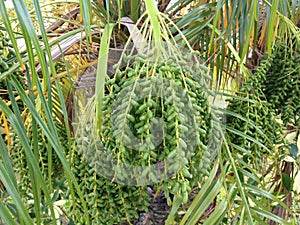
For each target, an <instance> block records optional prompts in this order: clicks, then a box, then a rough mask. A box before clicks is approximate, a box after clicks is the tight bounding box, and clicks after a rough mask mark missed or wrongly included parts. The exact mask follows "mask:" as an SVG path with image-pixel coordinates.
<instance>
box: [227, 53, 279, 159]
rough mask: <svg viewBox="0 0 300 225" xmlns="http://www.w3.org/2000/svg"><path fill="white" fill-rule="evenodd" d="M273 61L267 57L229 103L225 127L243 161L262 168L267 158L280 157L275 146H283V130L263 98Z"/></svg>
mask: <svg viewBox="0 0 300 225" xmlns="http://www.w3.org/2000/svg"><path fill="white" fill-rule="evenodd" d="M272 60H273V57H267V56H265V58H264V59H263V60H262V62H261V65H260V66H259V67H258V68H257V71H256V72H255V73H254V74H252V75H251V76H249V77H248V78H247V80H246V81H245V82H244V84H243V86H242V87H241V88H240V90H239V93H238V94H237V97H235V98H233V99H231V100H229V105H228V108H227V110H228V115H227V122H226V125H227V130H229V135H230V140H231V142H232V144H233V146H235V147H234V148H235V149H236V150H237V151H238V152H240V153H241V155H242V156H243V158H244V161H246V162H248V163H253V164H256V165H260V164H261V159H262V156H263V155H264V154H268V155H272V154H275V153H279V152H276V150H275V146H276V145H277V144H279V143H282V127H281V125H280V124H279V123H278V122H277V121H276V113H275V111H274V109H273V107H272V104H271V103H270V102H268V101H267V99H266V96H265V94H264V83H265V82H266V71H267V70H268V69H269V68H270V66H271V62H272Z"/></svg>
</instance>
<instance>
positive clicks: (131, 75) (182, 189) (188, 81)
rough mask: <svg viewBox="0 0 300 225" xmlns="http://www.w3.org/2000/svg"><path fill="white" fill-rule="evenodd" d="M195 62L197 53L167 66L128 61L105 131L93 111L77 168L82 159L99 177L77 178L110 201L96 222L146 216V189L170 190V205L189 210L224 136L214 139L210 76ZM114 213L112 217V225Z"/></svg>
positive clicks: (112, 86)
mask: <svg viewBox="0 0 300 225" xmlns="http://www.w3.org/2000/svg"><path fill="white" fill-rule="evenodd" d="M194 57H195V55H194V54H193V53H191V54H190V55H187V56H186V57H185V58H184V59H182V58H176V57H174V56H173V57H169V58H168V59H167V60H165V61H164V62H157V61H156V60H152V58H151V57H145V56H144V55H137V56H129V57H125V58H126V59H127V60H129V61H130V62H132V61H133V65H131V66H130V67H129V66H128V67H126V69H125V70H123V71H121V70H117V72H116V75H115V76H114V77H113V78H112V79H110V80H108V81H107V82H106V90H107V91H108V95H106V96H105V97H104V99H103V105H102V108H101V110H102V112H103V117H104V119H103V121H102V126H101V129H99V128H98V129H97V128H96V126H95V124H96V121H95V119H93V116H91V114H89V113H88V114H87V115H86V117H88V120H87V121H86V122H83V123H82V124H81V125H80V126H79V132H78V134H79V135H78V137H77V140H78V141H77V143H78V148H79V150H80V153H79V154H80V155H81V159H80V160H79V161H77V162H74V167H76V166H77V164H78V163H80V164H81V165H83V164H84V163H85V162H82V161H81V160H82V159H84V160H85V161H86V162H87V164H85V168H86V170H87V171H93V172H92V174H94V175H93V176H92V174H90V175H88V174H87V173H81V172H77V173H76V175H77V176H78V180H79V182H81V184H80V185H81V187H82V189H83V190H84V193H91V195H93V196H94V197H95V196H98V198H101V199H104V200H105V202H111V205H109V206H104V205H101V204H97V206H94V207H93V209H91V210H92V211H91V212H90V214H91V216H92V218H96V215H97V216H98V217H97V218H98V219H99V220H100V221H104V220H105V221H106V222H107V224H116V223H119V222H120V221H122V219H124V218H125V217H126V218H127V220H128V219H129V220H130V219H131V218H132V217H134V216H135V214H134V211H136V210H140V209H144V210H146V207H147V205H148V203H147V202H146V201H145V200H146V196H147V185H152V186H153V187H154V188H155V190H157V191H164V194H165V196H166V198H167V201H168V204H169V205H171V203H172V196H173V195H177V196H179V197H178V198H179V199H181V201H182V203H183V204H185V203H187V202H188V201H189V198H188V196H189V194H190V192H191V190H192V188H194V187H195V186H197V185H198V184H199V183H201V181H202V178H203V176H204V175H205V174H207V172H208V171H209V168H210V164H211V162H212V152H213V151H214V149H215V148H216V147H217V143H211V142H215V141H217V140H218V138H216V137H215V136H213V135H212V130H213V127H212V124H213V123H212V118H213V117H214V116H213V113H212V112H211V108H210V105H209V102H208V94H207V90H208V88H207V85H206V81H205V79H207V77H208V76H207V70H206V69H205V68H204V67H203V66H201V65H200V64H199V63H196V62H195V61H194V60H193V58H194ZM93 110H94V109H93ZM93 110H91V111H92V112H93ZM92 115H93V114H92ZM212 137H213V138H212ZM75 158H76V157H75ZM98 175H99V176H98ZM87 179H88V180H89V185H88V183H87V182H86V181H85V180H87ZM107 188H108V189H110V190H111V191H110V192H108V191H107V190H106V189H107ZM128 189H130V190H131V189H132V191H131V192H128ZM112 190H114V191H112ZM92 193H93V194H92ZM111 193H116V194H115V195H112V194H111ZM120 198H121V199H120ZM133 198H135V199H136V201H134V202H133V201H132V199H133ZM94 201H97V200H94ZM87 202H89V201H87ZM141 202H142V203H143V204H144V205H143V207H141V206H140V205H139V204H140V203H141ZM145 206H146V207H145ZM125 208H126V210H125ZM96 209H97V210H96ZM122 209H124V210H123V211H122ZM94 211H97V213H95V212H94ZM108 214H111V215H114V218H110V220H107V218H106V217H107V215H108ZM101 215H103V216H101Z"/></svg>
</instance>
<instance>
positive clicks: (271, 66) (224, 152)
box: [0, 0, 300, 224]
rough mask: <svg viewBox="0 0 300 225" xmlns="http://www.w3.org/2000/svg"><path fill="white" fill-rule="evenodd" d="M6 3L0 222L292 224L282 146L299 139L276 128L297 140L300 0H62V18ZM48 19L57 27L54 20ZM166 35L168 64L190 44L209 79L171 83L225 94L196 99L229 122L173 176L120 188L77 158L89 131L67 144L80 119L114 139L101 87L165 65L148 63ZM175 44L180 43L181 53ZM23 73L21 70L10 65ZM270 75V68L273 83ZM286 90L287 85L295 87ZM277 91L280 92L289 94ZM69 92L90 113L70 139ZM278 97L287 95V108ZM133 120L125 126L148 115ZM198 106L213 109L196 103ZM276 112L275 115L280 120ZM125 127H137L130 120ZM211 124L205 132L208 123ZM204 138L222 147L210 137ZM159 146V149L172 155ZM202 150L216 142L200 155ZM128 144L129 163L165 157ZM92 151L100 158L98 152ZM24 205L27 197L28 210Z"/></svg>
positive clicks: (0, 4) (0, 5) (106, 89)
mask: <svg viewBox="0 0 300 225" xmlns="http://www.w3.org/2000/svg"><path fill="white" fill-rule="evenodd" d="M13 3H14V9H15V15H16V19H11V17H10V16H12V15H11V14H8V10H7V9H6V8H5V4H4V1H3V0H0V13H1V18H2V20H3V24H4V27H0V28H1V30H4V32H5V35H6V36H7V37H9V39H10V41H11V46H10V48H13V49H14V55H13V56H12V55H9V56H7V57H6V58H4V60H3V62H4V63H7V62H9V63H10V64H9V68H7V66H6V67H5V66H2V67H0V69H1V73H0V81H1V84H2V83H5V86H3V87H4V88H5V89H6V92H5V95H1V98H2V100H1V101H0V110H1V111H0V113H1V117H0V118H1V119H0V120H1V121H3V126H2V125H1V127H0V128H2V127H3V128H2V129H1V130H0V131H1V134H2V137H1V138H0V145H1V151H0V152H1V159H2V160H1V163H0V180H1V181H2V185H1V186H2V187H3V188H1V189H2V190H3V191H2V193H1V194H2V196H3V197H1V200H2V201H1V203H0V212H1V215H2V216H1V219H2V220H3V223H5V224H44V223H45V224H57V223H58V222H59V221H60V222H61V223H64V224H67V222H66V221H69V224H72V222H73V223H74V222H75V223H81V224H104V223H105V224H117V223H121V222H122V221H127V222H129V223H135V221H137V218H138V217H140V219H139V220H138V221H139V222H141V223H144V224H147V221H148V222H149V220H150V221H151V222H152V224H164V223H166V224H170V223H174V221H177V222H178V224H197V223H198V224H231V223H237V222H238V223H240V224H254V223H259V224H268V223H269V224H274V223H275V222H277V223H279V224H291V223H293V222H295V221H296V215H295V212H293V211H292V210H291V207H292V204H293V203H292V201H291V196H292V193H293V192H292V183H293V177H294V175H293V173H294V168H293V167H297V166H298V165H299V161H298V162H297V161H296V160H295V161H294V162H293V163H287V162H285V161H284V158H285V157H286V156H287V155H291V156H293V157H294V158H297V151H298V148H299V146H297V144H296V143H297V139H296V138H294V139H295V140H292V142H294V143H288V144H287V143H286V141H284V139H283V135H280V132H283V130H284V129H287V130H288V131H289V132H294V133H295V134H296V135H297V137H298V136H299V111H300V110H299V103H298V101H297V96H299V88H298V87H299V79H300V74H299V66H298V65H297V63H295V62H298V61H297V57H299V40H300V39H299V37H300V34H299V28H297V26H296V24H297V23H299V18H300V11H299V3H298V2H297V1H286V0H284V1H278V0H273V1H272V2H271V3H269V1H266V0H262V1H256V2H255V1H202V0H198V1H191V0H188V1H182V0H178V1H175V2H174V3H173V2H171V1H167V0H165V1H163V0H162V1H159V2H158V4H156V3H155V2H154V1H152V0H145V1H135V0H131V1H116V0H110V1H108V0H106V1H96V0H94V1H92V2H91V1H86V0H80V1H79V2H77V3H76V2H72V3H63V4H62V5H61V6H60V7H62V8H61V17H60V18H58V19H57V18H55V16H54V15H52V14H48V13H46V12H45V11H44V9H46V7H49V6H50V7H53V8H54V9H56V8H57V7H59V5H60V4H61V3H60V2H53V3H45V4H41V2H39V1H38V0H34V1H33V5H32V6H29V7H33V8H32V9H29V8H28V6H26V4H25V2H24V1H23V0H22V1H13ZM66 10H68V13H65V11H66ZM49 15H50V17H49ZM48 18H49V19H54V20H55V22H54V23H52V24H51V25H49V24H50V23H51V22H49V23H46V19H48ZM50 21H53V20H50ZM16 30H18V31H17V32H15V31H16ZM18 37H22V38H23V39H24V42H25V43H26V50H25V51H20V50H19V47H18V44H17V43H18V41H17V38H18ZM128 40H129V41H128ZM141 40H143V41H142V47H141V46H140V45H139V43H140V41H141ZM153 41H154V42H153ZM161 41H164V43H165V45H164V47H165V49H163V50H159V52H160V51H161V52H162V55H163V56H161V57H162V58H161V59H163V60H165V61H167V60H168V57H169V56H170V55H172V54H173V55H174V57H175V60H177V61H179V62H180V63H182V64H184V65H186V63H187V60H188V59H187V58H186V56H188V55H189V53H190V52H192V53H193V54H195V55H197V57H195V58H193V60H194V61H192V62H193V65H195V67H192V69H193V68H197V70H196V69H193V70H192V71H198V70H199V71H200V70H201V73H200V72H199V73H200V74H201V76H203V78H202V77H201V76H200V77H201V78H199V79H198V80H197V79H196V78H195V77H193V76H190V75H189V76H187V75H186V74H187V73H188V72H187V71H185V70H184V71H185V72H179V73H178V75H176V74H175V72H170V73H172V76H173V77H172V79H174V80H175V81H178V82H182V83H184V82H187V81H190V79H191V80H192V82H191V86H188V87H187V89H186V91H190V92H193V93H196V94H200V93H202V91H203V90H204V92H205V96H206V95H212V96H211V98H215V99H217V98H221V97H220V96H222V98H227V99H229V102H230V103H229V105H228V107H227V110H225V109H224V107H219V105H214V104H212V103H210V104H207V105H205V104H206V102H208V101H207V98H206V97H205V99H204V98H203V99H202V98H200V97H197V98H196V101H197V105H198V106H201V107H207V108H206V109H207V111H208V108H210V107H211V109H212V111H213V113H212V114H213V115H215V116H216V117H217V119H220V118H221V117H222V116H223V117H224V116H226V117H227V120H228V121H227V126H226V127H219V125H220V123H216V124H217V126H212V128H211V135H212V136H209V135H208V134H207V136H205V137H206V138H204V139H203V141H202V142H203V143H202V144H203V145H204V147H201V148H199V149H201V151H202V153H199V154H200V155H196V157H192V158H190V160H191V161H190V164H187V166H182V167H181V168H179V169H177V170H176V171H177V174H179V175H176V176H175V178H174V177H171V178H170V179H168V180H167V181H166V182H158V183H156V184H155V185H149V186H148V187H146V186H126V185H125V186H124V185H122V184H119V183H115V182H111V181H110V180H109V179H107V176H108V175H107V174H109V172H107V174H105V175H107V176H106V177H102V176H100V174H98V173H97V168H98V167H96V166H95V165H94V164H92V163H93V162H94V161H91V162H89V161H88V160H86V158H85V157H86V155H85V154H94V153H86V152H84V151H85V150H84V148H82V145H84V144H86V142H88V143H91V145H92V146H97V143H96V142H90V141H86V139H84V140H85V141H82V142H78V141H77V140H76V141H74V135H75V138H78V137H80V136H79V134H82V130H83V129H87V130H88V127H89V126H88V124H91V122H93V123H95V124H96V126H95V127H94V128H95V129H94V130H95V131H96V133H95V132H92V133H88V135H89V137H90V138H91V137H98V136H100V137H101V139H100V140H102V141H103V140H105V142H104V143H105V144H106V143H108V144H107V145H108V148H110V147H109V146H110V145H113V144H115V143H114V142H113V141H111V139H112V138H113V136H112V134H110V133H109V130H110V129H111V127H110V126H111V125H107V124H105V115H108V114H107V113H109V112H110V111H109V109H105V107H107V106H110V105H109V104H111V105H113V101H111V100H110V98H109V96H112V95H114V94H117V93H118V91H120V90H117V89H118V88H120V87H121V90H122V87H123V86H122V85H124V84H125V83H126V81H129V80H130V77H129V74H132V75H131V76H133V78H134V79H131V80H135V81H136V80H137V78H136V77H138V76H146V75H143V74H142V71H143V69H144V68H145V67H146V68H150V67H151V69H149V71H152V70H153V71H156V67H157V71H158V72H159V71H160V72H159V73H162V74H164V73H163V72H162V71H163V66H165V65H164V64H162V65H161V64H159V62H155V60H154V62H153V61H152V60H149V58H148V59H147V60H145V59H143V56H144V55H145V54H148V52H147V51H146V50H147V49H148V50H149V49H150V50H151V48H153V49H154V50H155V49H160V47H161V45H160V42H161ZM129 43H130V44H131V46H130V45H129ZM274 43H275V44H274ZM149 46H150V47H151V48H149ZM179 46H184V48H183V49H184V50H185V51H182V48H180V47H179ZM132 49H134V51H131V50H132ZM141 49H142V50H141ZM143 49H146V50H145V51H144V52H143ZM123 50H124V54H121V52H122V51H123ZM150 50H149V51H150ZM195 52H196V53H195ZM170 53H172V54H170ZM283 53H284V54H283ZM155 54H156V53H155ZM164 54H165V55H164ZM193 54H192V56H191V57H194V55H193ZM263 55H265V56H264V57H263ZM126 56H127V58H129V59H127V58H126ZM130 57H131V58H130ZM138 57H140V58H142V59H140V58H138ZM158 57H160V56H158ZM280 57H282V58H280ZM279 58H280V59H281V60H277V59H279ZM120 59H122V60H123V61H122V60H120ZM150 59H151V58H150ZM126 60H127V61H126ZM139 60H140V61H139ZM135 61H136V62H139V63H134V62H135ZM118 62H120V63H118ZM124 62H125V63H124ZM200 62H201V63H200ZM180 63H178V65H179V64H180ZM115 64H116V65H115ZM1 65H2V64H1ZM3 65H4V64H3ZM96 65H98V66H96ZM104 65H108V66H107V68H106V66H104ZM113 65H115V66H113ZM166 65H167V64H166ZM178 65H175V67H174V68H173V70H174V71H176V69H178V67H177V66H178ZM199 65H200V67H197V66H199ZM180 66H181V64H180ZM189 67H190V66H189ZM19 68H21V71H17V70H18V69H19ZM133 68H135V72H133V71H134V70H133ZM152 68H153V69H152ZM179 68H180V69H181V67H179ZM182 68H183V67H182ZM16 71H17V72H16ZM136 71H138V72H136ZM20 73H23V74H22V75H21V77H22V76H23V77H25V80H26V84H22V85H21V84H20V81H19V80H18V79H17V77H16V76H15V74H18V75H20ZM124 74H125V75H124ZM141 74H142V75H141ZM205 74H206V75H205ZM273 74H277V75H276V79H274V77H272V76H273ZM106 75H109V76H106ZM207 75H209V76H210V79H209V78H208V76H207ZM118 76H120V79H119V78H118ZM162 76H165V75H162ZM185 76H186V77H187V78H186V77H185ZM182 77H183V78H182ZM118 79H119V80H118ZM188 79H189V80H188ZM193 79H195V80H193ZM202 79H204V80H205V81H204V80H202ZM116 80H117V81H116ZM278 80H280V81H282V82H278ZM201 82H204V83H205V82H207V85H208V86H207V87H206V88H204V89H201V92H200V91H199V92H197V91H194V89H195V87H196V89H197V88H198V86H197V85H198V83H201ZM94 83H96V85H94ZM194 86H195V87H194ZM204 86H205V85H204ZM0 87H2V86H0ZM124 87H125V86H124ZM274 87H278V89H275V90H274ZM287 88H289V89H292V90H294V91H293V92H292V94H291V93H289V90H288V89H287ZM82 90H83V91H82ZM197 90H198V89H197ZM199 90H200V89H199ZM94 92H95V93H96V95H95V97H91V98H90V100H89V101H87V100H88V98H89V96H88V95H92V94H93V93H94ZM144 92H145V93H148V92H146V91H145V90H144ZM278 93H285V94H283V95H282V96H284V97H283V98H281V97H279V95H278ZM191 95H192V94H191ZM191 95H189V96H191ZM72 98H74V99H76V98H77V100H76V102H75V105H77V107H82V108H81V109H80V110H86V111H85V112H87V113H90V114H88V116H87V118H86V119H91V120H90V121H88V120H86V121H83V118H84V115H85V114H82V113H83V112H82V111H80V110H79V112H80V113H81V114H80V115H81V117H80V119H81V121H78V122H79V124H77V126H75V128H76V131H77V136H76V134H75V133H74V132H73V128H72V124H71V123H72V121H74V118H72V117H71V115H72V114H73V115H74V112H75V111H74V108H75V105H73V103H72V102H73V100H72ZM116 101H117V100H116ZM18 102H22V104H21V105H20V104H18ZM202 102H204V103H205V104H204V103H202ZM285 102H288V103H287V104H285V107H283V108H282V107H281V105H283V104H284V103H285ZM161 104H163V103H161ZM120 105H122V104H120ZM290 106H292V107H290ZM136 107H137V106H136ZM139 107H140V106H139ZM103 108H104V109H103ZM196 108H197V109H198V108H199V107H196ZM136 109H137V111H138V108H136ZM72 110H73V113H72ZM141 111H142V110H141ZM148 111H149V110H148ZM76 112H78V111H76ZM150 112H151V110H150ZM153 112H154V111H152V113H153ZM162 112H163V111H162ZM182 112H183V113H184V110H182ZM199 112H200V109H199ZM286 112H289V113H286ZM140 113H142V112H140ZM147 113H148V112H147ZM150 114H151V113H150ZM129 115H131V114H129ZM132 115H133V119H132V120H133V121H135V120H137V119H138V118H140V117H141V116H143V114H139V113H137V114H132ZM200 115H203V118H204V117H209V116H211V115H210V114H206V113H205V112H202V111H201V113H200ZM212 117H213V116H212ZM275 117H278V118H279V119H280V118H281V120H282V121H283V122H282V124H280V123H278V120H279V119H277V120H275ZM170 120H172V119H170ZM209 121H210V122H211V121H213V122H212V123H215V122H216V121H215V120H213V119H211V120H209ZM87 123H88V124H87ZM132 123H133V126H134V125H135V124H134V123H135V122H132ZM74 125H76V124H74ZM144 125H145V124H144ZM112 126H113V125H112ZM203 126H207V127H209V126H211V125H209V123H207V124H205V125H203ZM80 128H82V129H80ZM173 129H175V128H172V129H170V131H171V130H173ZM205 129H207V133H208V130H210V128H205ZM2 130H3V131H2ZM148 130H150V128H148ZM148 130H147V128H146V131H148ZM88 131H89V130H88ZM105 132H108V134H105ZM141 132H144V133H145V131H141ZM178 132H179V134H180V132H182V130H180V129H178ZM11 134H13V135H12V136H11ZM135 134H136V133H135ZM92 135H95V136H92ZM110 135H111V136H110ZM191 136H192V137H194V136H193V135H191ZM3 137H4V140H3ZM173 137H174V136H172V135H171V137H170V138H173ZM209 137H210V138H217V139H220V140H222V142H221V143H220V144H219V142H217V143H218V144H217V145H216V146H211V145H210V144H209V143H208V141H207V140H208V139H209ZM11 139H12V140H11ZM98 139H99V138H98ZM98 139H96V140H98ZM173 139H174V138H173ZM176 140H177V141H178V140H179V139H178V138H177V139H176ZM183 141H185V140H183ZM39 143H42V145H40V144H39ZM177 143H178V145H179V142H177ZM185 144H186V143H182V142H181V147H182V146H183V147H184V148H188V147H185ZM166 146H167V145H165V146H164V148H162V149H159V150H157V152H155V151H154V154H162V155H163V154H169V152H166V151H167V150H166V149H167V148H166ZM206 146H209V147H211V148H212V149H214V151H210V152H209V151H207V152H209V153H205V151H204V150H203V149H205V147H206ZM120 149H121V148H115V150H114V151H116V152H118V151H119V150H120ZM124 149H125V150H126V151H127V153H126V154H128V155H126V154H125V153H124V156H123V157H124V158H125V159H126V160H130V159H135V160H140V162H141V163H144V161H143V159H141V158H142V157H144V158H145V159H147V160H149V162H150V161H151V160H153V161H151V162H152V163H157V162H160V161H161V160H160V159H158V157H159V156H155V155H153V153H152V155H151V156H147V155H146V153H145V154H144V153H143V155H141V156H138V155H136V154H131V152H130V151H129V149H128V148H127V147H126V148H124ZM295 149H296V150H295ZM120 152H121V150H120ZM290 152H291V153H290ZM83 153H85V154H83ZM112 154H113V153H112ZM205 154H209V155H208V156H207V158H206V160H208V159H209V160H210V161H211V162H213V163H211V165H209V166H208V167H205V171H204V173H203V174H200V175H198V174H199V172H198V170H196V169H193V165H194V164H195V165H198V164H201V163H200V162H201V160H202V161H204V159H203V158H202V159H201V157H203V155H205ZM92 156H93V157H95V158H97V157H96V153H95V155H92ZM126 157H129V158H126ZM139 157H140V158H139ZM156 157H157V158H156ZM97 160H98V158H97ZM99 160H100V159H99ZM16 162H18V163H16ZM99 162H102V161H99ZM202 164H203V163H202ZM183 165H184V164H183ZM101 168H102V167H101ZM201 168H203V165H202V167H201ZM102 171H104V169H103V168H102ZM158 171H159V169H158ZM102 173H105V172H102ZM186 173H188V174H186ZM189 173H191V174H190V175H189ZM184 174H185V175H184ZM191 175H192V176H191ZM148 176H149V177H150V173H149V174H147V175H146V177H148ZM21 182H24V184H26V185H21ZM154 183H155V182H154ZM177 186H180V187H178V188H176V187H177ZM274 187H275V188H274ZM175 189H176V190H175ZM61 190H63V191H66V192H67V193H64V192H62V191H61ZM187 190H188V191H187ZM148 195H149V196H148ZM183 196H184V198H186V199H185V200H183V199H182V197H183ZM148 197H149V198H150V199H149V201H146V199H148ZM66 199H68V200H67V203H66V204H65V205H64V206H63V207H58V206H57V205H58V203H57V202H61V201H66ZM32 200H33V202H34V204H33V205H30V202H31V201H32ZM149 204H150V205H149ZM58 208H60V210H59V209H58ZM148 211H149V212H148ZM162 212H163V213H162ZM165 220H166V221H165ZM136 223H137V222H136Z"/></svg>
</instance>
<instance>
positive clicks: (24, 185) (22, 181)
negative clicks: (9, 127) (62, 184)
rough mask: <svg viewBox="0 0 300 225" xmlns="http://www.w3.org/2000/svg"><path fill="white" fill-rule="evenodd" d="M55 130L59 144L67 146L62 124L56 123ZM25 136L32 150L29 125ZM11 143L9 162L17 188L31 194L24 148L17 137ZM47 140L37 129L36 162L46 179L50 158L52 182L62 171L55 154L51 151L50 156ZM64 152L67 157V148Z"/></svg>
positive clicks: (30, 127) (61, 175) (31, 133)
mask: <svg viewBox="0 0 300 225" xmlns="http://www.w3.org/2000/svg"><path fill="white" fill-rule="evenodd" d="M55 124H56V128H57V132H58V137H59V140H60V142H61V143H62V146H68V144H67V140H68V138H67V134H66V132H65V128H64V127H63V125H62V124H60V123H59V122H56V123H55ZM26 129H27V135H28V140H29V143H30V144H31V145H32V149H35V148H34V146H33V145H34V141H33V140H34V139H33V132H32V126H31V125H29V126H28V127H27V128H26ZM12 140H13V141H12V143H11V146H10V152H11V161H12V164H13V165H14V169H15V173H16V175H17V177H18V178H19V179H18V182H19V188H20V190H21V191H22V192H24V193H26V194H29V193H31V192H32V186H31V179H32V178H30V177H29V174H28V165H27V160H26V153H25V150H24V147H23V146H22V143H21V142H20V140H19V138H18V136H16V135H14V136H13V138H12ZM47 142H48V141H47V138H46V136H45V135H44V133H43V132H42V130H41V128H40V127H37V145H38V148H37V152H38V162H39V165H40V168H41V171H42V174H43V175H44V176H45V177H48V175H49V174H48V171H49V170H48V168H49V163H50V161H49V159H50V157H51V172H52V173H51V176H52V180H53V182H56V181H58V180H59V179H61V178H62V177H63V170H62V164H61V162H60V159H59V158H58V156H57V155H56V154H55V151H54V150H52V154H51V156H50V148H52V147H51V146H50V145H48V144H47ZM64 152H65V154H66V155H68V151H67V148H66V149H64Z"/></svg>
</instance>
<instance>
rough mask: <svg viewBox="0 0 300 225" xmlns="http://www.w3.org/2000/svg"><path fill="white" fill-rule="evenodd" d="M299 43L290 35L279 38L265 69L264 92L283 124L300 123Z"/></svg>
mask: <svg viewBox="0 0 300 225" xmlns="http://www.w3.org/2000/svg"><path fill="white" fill-rule="evenodd" d="M299 62H300V43H299V41H298V40H297V39H296V38H294V37H292V38H291V39H289V40H281V39H279V40H278V41H277V42H276V43H275V46H274V49H273V57H272V61H271V65H270V67H269V68H268V70H266V71H265V74H266V78H265V83H264V93H265V95H266V98H267V100H268V101H269V102H270V104H271V106H272V108H273V109H274V110H275V111H276V113H277V114H278V115H281V118H282V120H283V122H284V124H285V125H287V124H288V123H292V124H294V125H295V126H299V125H300V101H299V96H300V63H299Z"/></svg>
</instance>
